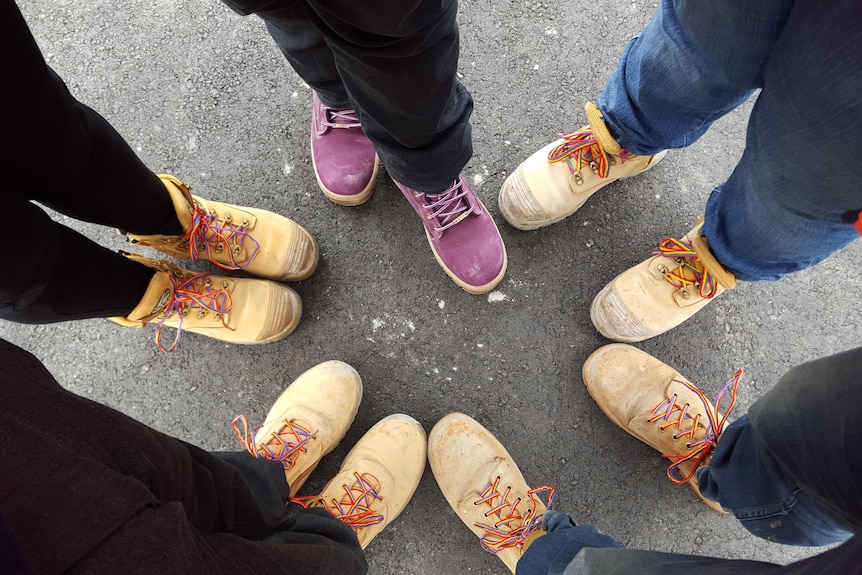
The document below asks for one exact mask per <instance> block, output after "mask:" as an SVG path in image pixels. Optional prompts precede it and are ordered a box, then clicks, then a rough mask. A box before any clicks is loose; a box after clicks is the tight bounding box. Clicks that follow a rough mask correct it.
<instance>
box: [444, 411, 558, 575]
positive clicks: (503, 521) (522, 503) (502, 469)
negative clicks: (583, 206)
mask: <svg viewBox="0 0 862 575" xmlns="http://www.w3.org/2000/svg"><path fill="white" fill-rule="evenodd" d="M428 462H429V463H430V464H431V471H433V472H434V478H435V479H436V480H437V484H438V485H439V486H440V490H441V491H442V492H443V495H444V496H445V497H446V501H448V502H449V505H450V506H451V507H452V509H454V510H455V513H456V514H457V515H458V517H460V518H461V521H463V522H464V524H466V525H467V527H469V528H470V531H472V532H473V533H475V534H476V535H477V536H478V537H479V540H480V542H481V544H482V548H483V549H484V550H485V551H487V552H489V553H492V554H494V555H496V556H497V557H499V558H500V559H501V560H502V561H503V563H505V564H506V567H508V568H509V570H510V571H511V572H512V573H514V572H515V567H516V565H517V563H518V560H519V559H520V558H521V556H522V555H523V554H524V552H525V551H526V550H527V547H528V546H529V545H530V544H531V543H532V542H533V540H534V539H536V538H537V537H539V536H541V535H544V534H545V530H544V528H543V527H542V517H543V516H544V514H545V511H546V509H547V506H546V505H545V504H544V503H543V502H542V501H541V500H540V499H539V493H540V492H543V491H544V492H545V493H547V497H548V506H550V504H551V500H553V494H554V488H553V487H550V486H547V485H543V486H540V487H535V488H532V489H531V488H530V487H529V485H527V482H526V481H525V480H524V476H523V475H522V474H521V470H520V469H518V466H517V465H516V464H515V461H514V460H513V459H512V456H511V455H509V452H508V451H506V448H505V447H503V444H502V443H500V442H499V441H498V440H497V438H496V437H494V435H493V434H492V433H491V432H490V431H488V430H487V429H485V428H484V427H482V426H481V425H480V424H479V423H478V422H477V421H476V420H474V419H473V418H471V417H469V416H467V415H464V414H463V413H450V414H449V415H446V416H445V417H443V418H442V419H441V420H440V421H438V422H437V424H436V425H435V426H434V428H433V429H432V430H431V433H430V434H429V435H428Z"/></svg>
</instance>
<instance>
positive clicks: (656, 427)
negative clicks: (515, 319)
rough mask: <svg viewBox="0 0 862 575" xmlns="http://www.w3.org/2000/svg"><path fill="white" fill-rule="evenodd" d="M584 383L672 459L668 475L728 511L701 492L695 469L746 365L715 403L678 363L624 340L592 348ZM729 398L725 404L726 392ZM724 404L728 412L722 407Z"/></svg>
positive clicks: (605, 407)
mask: <svg viewBox="0 0 862 575" xmlns="http://www.w3.org/2000/svg"><path fill="white" fill-rule="evenodd" d="M583 377H584V384H585V385H586V386H587V390H588V391H589V392H590V395H591V396H592V397H593V399H594V400H595V402H596V403H597V404H598V406H599V407H600V408H601V410H602V411H604V412H605V415H607V416H608V418H609V419H610V420H611V421H613V422H614V423H616V424H617V425H618V426H620V427H622V428H623V429H625V430H626V431H627V432H629V433H630V434H631V435H633V436H634V437H636V438H638V439H640V440H641V441H643V442H644V443H646V444H647V445H649V446H650V447H652V448H653V449H656V450H658V451H659V452H660V453H661V454H662V456H663V457H666V458H668V459H669V460H670V461H671V464H670V466H669V467H668V468H667V476H668V478H669V479H670V480H671V481H673V482H674V483H676V484H678V485H682V484H684V483H688V485H689V487H691V488H692V489H693V490H694V492H695V493H696V494H697V496H698V497H700V498H701V499H702V500H703V502H704V503H706V505H707V506H709V508H710V509H713V510H715V511H720V512H724V510H723V509H722V508H721V506H720V505H719V504H718V503H716V502H715V501H711V500H708V499H706V498H704V497H703V495H701V493H700V489H698V486H697V477H696V476H695V471H696V470H697V468H698V467H699V466H700V465H707V464H708V463H709V459H710V458H711V456H712V450H713V448H714V447H715V445H716V443H717V442H718V440H719V438H720V437H721V434H722V432H723V431H724V429H725V427H726V426H727V416H728V415H729V414H730V411H731V410H732V409H733V406H734V404H735V403H736V388H737V386H738V385H739V380H740V379H742V371H738V372H736V373H735V374H734V376H733V378H731V380H730V381H729V382H728V384H727V385H726V386H725V388H724V389H722V390H721V392H720V393H719V394H718V397H717V398H716V402H715V403H716V405H715V406H713V405H712V403H710V401H709V400H708V399H707V398H706V396H705V395H704V394H703V392H702V391H700V389H698V388H697V387H695V386H694V385H693V384H691V383H690V382H689V381H688V380H687V379H686V378H684V377H683V376H682V375H680V374H679V372H677V371H676V370H675V369H673V368H672V367H670V366H669V365H666V364H664V363H662V362H661V361H659V360H657V359H656V358H654V357H652V356H651V355H649V354H647V353H644V352H642V351H640V350H639V349H637V348H635V347H632V346H630V345H626V344H623V343H612V344H609V345H606V346H604V347H600V348H599V349H597V350H596V351H594V352H593V354H592V355H590V357H588V358H587V361H586V362H585V363H584V368H583ZM728 389H729V391H730V404H729V405H727V406H726V407H724V406H722V397H723V395H724V392H725V391H727V390H728ZM722 407H724V413H721V409H722Z"/></svg>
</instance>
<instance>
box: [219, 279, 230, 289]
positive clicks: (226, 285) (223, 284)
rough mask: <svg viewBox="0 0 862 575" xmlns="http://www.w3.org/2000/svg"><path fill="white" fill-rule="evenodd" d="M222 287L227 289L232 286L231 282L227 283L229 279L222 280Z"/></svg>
mask: <svg viewBox="0 0 862 575" xmlns="http://www.w3.org/2000/svg"><path fill="white" fill-rule="evenodd" d="M221 287H223V288H224V289H227V288H229V287H230V284H229V283H227V280H225V281H223V282H221Z"/></svg>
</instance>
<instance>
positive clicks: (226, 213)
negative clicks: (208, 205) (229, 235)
mask: <svg viewBox="0 0 862 575" xmlns="http://www.w3.org/2000/svg"><path fill="white" fill-rule="evenodd" d="M232 219H233V216H232V215H231V214H230V212H225V214H224V221H226V222H229V221H231V220H232Z"/></svg>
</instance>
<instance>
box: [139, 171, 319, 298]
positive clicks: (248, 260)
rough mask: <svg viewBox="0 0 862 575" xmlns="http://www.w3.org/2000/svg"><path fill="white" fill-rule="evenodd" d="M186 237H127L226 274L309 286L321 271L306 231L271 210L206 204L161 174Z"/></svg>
mask: <svg viewBox="0 0 862 575" xmlns="http://www.w3.org/2000/svg"><path fill="white" fill-rule="evenodd" d="M159 178H161V180H162V183H163V184H164V185H165V188H167V190H168V193H169V194H170V196H171V200H172V201H173V203H174V209H175V210H176V212H177V218H178V219H179V220H180V224H181V225H182V228H183V230H185V232H184V233H183V235H181V236H166V235H137V234H126V237H127V239H128V240H129V242H131V243H133V244H138V245H141V246H146V247H149V248H153V249H156V250H158V251H160V252H162V253H165V254H168V255H169V256H171V257H174V258H177V259H192V260H197V259H199V258H201V257H205V258H207V259H209V260H210V261H211V262H213V263H214V264H215V265H217V266H218V267H220V268H222V269H226V270H245V271H247V272H248V273H250V274H254V275H256V276H260V277H264V278H269V279H274V280H279V281H299V280H304V279H305V278H307V277H308V276H310V275H311V274H312V272H314V270H315V268H316V267H317V260H318V248H317V242H316V241H315V240H314V238H313V237H311V234H309V233H308V231H306V229H305V228H303V227H302V226H300V225H299V224H297V223H296V222H294V221H293V220H289V219H287V218H286V217H284V216H280V215H278V214H274V213H272V212H269V211H266V210H258V209H255V208H246V207H242V206H234V205H231V204H223V203H220V202H213V201H210V200H205V199H203V198H200V197H198V196H193V195H192V194H191V188H190V187H189V185H188V184H186V183H185V182H183V181H182V180H180V179H179V178H175V177H174V176H170V175H167V174H160V175H159Z"/></svg>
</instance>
